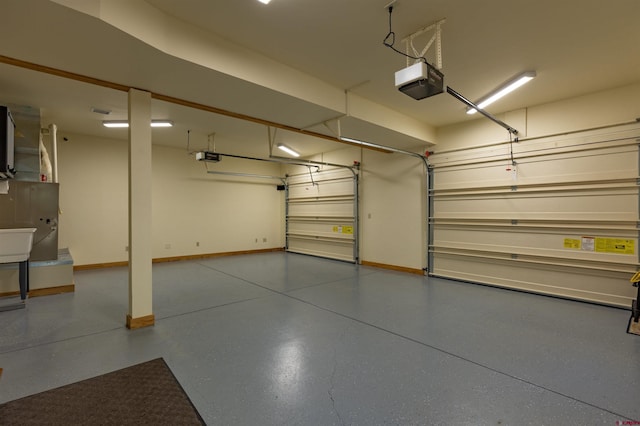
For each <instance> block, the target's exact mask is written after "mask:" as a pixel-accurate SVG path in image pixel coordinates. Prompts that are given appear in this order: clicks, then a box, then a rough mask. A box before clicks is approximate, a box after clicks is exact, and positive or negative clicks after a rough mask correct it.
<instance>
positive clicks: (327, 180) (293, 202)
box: [287, 168, 358, 262]
mask: <svg viewBox="0 0 640 426" xmlns="http://www.w3.org/2000/svg"><path fill="white" fill-rule="evenodd" d="M357 201H358V176H357V174H355V173H354V172H352V171H351V170H350V169H348V168H339V169H323V170H321V171H319V172H316V169H315V168H311V172H310V173H301V174H298V175H293V176H289V177H288V179H287V251H290V252H295V253H304V254H311V255H314V256H320V257H327V258H331V259H339V260H345V261H349V262H357V260H358V203H357Z"/></svg>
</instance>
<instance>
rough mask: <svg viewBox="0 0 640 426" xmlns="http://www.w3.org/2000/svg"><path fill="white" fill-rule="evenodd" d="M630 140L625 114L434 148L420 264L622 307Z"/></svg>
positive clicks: (634, 198)
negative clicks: (620, 118) (463, 146)
mask: <svg viewBox="0 0 640 426" xmlns="http://www.w3.org/2000/svg"><path fill="white" fill-rule="evenodd" d="M639 141H640V127H639V125H637V124H633V125H627V126H618V127H615V128H609V129H600V130H595V131H589V132H581V133H577V134H572V135H566V136H558V137H547V138H539V139H529V140H523V141H520V142H517V143H513V144H512V148H511V147H510V145H509V144H501V145H497V146H487V147H482V148H475V149H470V150H464V151H456V152H449V153H446V152H443V153H436V154H435V155H433V156H432V157H430V161H431V164H432V166H433V168H432V170H431V175H430V179H429V182H430V190H429V196H430V219H429V222H430V223H429V226H430V237H429V240H430V241H429V262H428V263H429V268H428V269H429V273H430V274H431V275H434V276H442V277H447V278H454V279H460V280H465V281H472V282H479V283H484V284H490V285H496V286H503V287H509V288H515V289H522V290H527V291H532V292H538V293H543V294H551V295H557V296H562V297H568V298H574V299H580V300H585V301H592V302H598V303H604V304H609V305H616V306H624V307H629V306H630V305H631V300H632V299H633V298H634V297H635V294H636V292H635V289H634V288H633V287H632V286H631V284H630V282H629V278H630V277H631V276H632V275H633V273H635V272H636V270H638V269H639V266H640V263H639V257H638V255H639V250H638V225H639V216H638V214H639V213H638V210H639V207H638V205H639V196H638V195H639V192H638V176H639V171H638V167H639V166H638V164H639V161H640V157H639V153H638V143H639ZM512 153H513V160H515V163H516V164H515V166H513V165H512V161H511V155H512ZM508 169H510V170H508Z"/></svg>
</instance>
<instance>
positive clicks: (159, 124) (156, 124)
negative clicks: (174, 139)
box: [151, 120, 173, 127]
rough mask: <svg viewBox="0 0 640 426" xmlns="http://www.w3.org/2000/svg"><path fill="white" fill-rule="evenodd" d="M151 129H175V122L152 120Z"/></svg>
mask: <svg viewBox="0 0 640 426" xmlns="http://www.w3.org/2000/svg"><path fill="white" fill-rule="evenodd" d="M151 127H173V121H169V120H151Z"/></svg>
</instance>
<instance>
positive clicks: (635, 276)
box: [629, 271, 640, 283]
mask: <svg viewBox="0 0 640 426" xmlns="http://www.w3.org/2000/svg"><path fill="white" fill-rule="evenodd" d="M629 281H630V282H632V283H637V282H638V281H640V271H638V272H636V273H635V274H633V276H632V277H631V279H630V280H629Z"/></svg>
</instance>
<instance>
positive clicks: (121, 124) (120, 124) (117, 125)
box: [102, 120, 173, 128]
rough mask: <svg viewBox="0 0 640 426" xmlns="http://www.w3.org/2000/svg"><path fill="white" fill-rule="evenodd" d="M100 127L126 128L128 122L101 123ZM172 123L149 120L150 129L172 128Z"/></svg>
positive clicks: (112, 121) (111, 121) (110, 121)
mask: <svg viewBox="0 0 640 426" xmlns="http://www.w3.org/2000/svg"><path fill="white" fill-rule="evenodd" d="M102 125H103V126H104V127H109V128H127V127H129V122H128V121H126V120H108V121H103V122H102ZM172 126H173V121H169V120H151V127H172Z"/></svg>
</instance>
